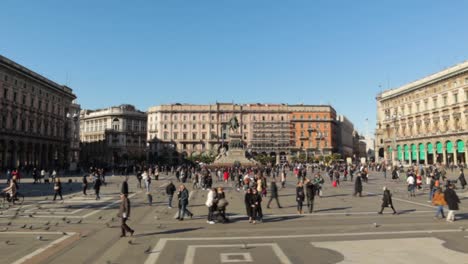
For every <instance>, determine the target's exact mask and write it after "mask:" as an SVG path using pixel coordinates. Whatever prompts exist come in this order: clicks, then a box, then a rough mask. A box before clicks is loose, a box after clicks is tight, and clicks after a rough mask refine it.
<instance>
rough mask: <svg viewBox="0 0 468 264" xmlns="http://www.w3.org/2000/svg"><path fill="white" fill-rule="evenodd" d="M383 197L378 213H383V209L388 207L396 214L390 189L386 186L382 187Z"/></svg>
mask: <svg viewBox="0 0 468 264" xmlns="http://www.w3.org/2000/svg"><path fill="white" fill-rule="evenodd" d="M383 191H384V193H383V198H382V208H381V209H380V212H379V214H382V213H383V210H384V209H385V207H390V208H392V210H393V214H397V211H396V210H395V208H394V207H393V202H392V194H391V193H390V190H388V189H387V187H383Z"/></svg>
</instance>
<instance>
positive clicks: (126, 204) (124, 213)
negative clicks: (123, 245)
mask: <svg viewBox="0 0 468 264" xmlns="http://www.w3.org/2000/svg"><path fill="white" fill-rule="evenodd" d="M120 198H121V199H122V202H121V203H120V210H119V215H118V216H119V217H120V218H121V220H122V222H121V226H120V229H121V231H122V234H121V235H120V237H125V236H126V232H129V233H130V235H131V236H133V233H135V230H133V229H131V228H130V227H129V226H128V225H127V220H128V218H130V200H129V199H128V197H127V195H125V194H123V193H122V194H120Z"/></svg>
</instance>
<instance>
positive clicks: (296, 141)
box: [289, 105, 339, 156]
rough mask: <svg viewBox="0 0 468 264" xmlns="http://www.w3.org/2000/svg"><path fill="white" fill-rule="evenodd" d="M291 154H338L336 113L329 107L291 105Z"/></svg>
mask: <svg viewBox="0 0 468 264" xmlns="http://www.w3.org/2000/svg"><path fill="white" fill-rule="evenodd" d="M289 111H290V120H291V129H292V133H291V136H292V142H291V152H292V154H293V155H294V154H295V153H296V152H298V151H304V152H305V153H306V154H307V156H309V155H330V154H332V153H335V152H338V140H339V139H338V134H337V133H338V127H337V122H336V111H335V109H334V108H333V107H331V106H329V105H290V106H289Z"/></svg>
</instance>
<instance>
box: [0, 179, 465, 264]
mask: <svg viewBox="0 0 468 264" xmlns="http://www.w3.org/2000/svg"><path fill="white" fill-rule="evenodd" d="M309 175H310V173H309ZM324 178H325V180H326V183H325V185H324V186H325V187H324V196H323V197H322V198H316V199H315V209H314V213H313V214H304V215H297V212H296V203H295V189H294V179H293V178H292V177H289V178H288V184H287V186H286V188H285V189H281V190H280V192H279V193H280V198H279V199H280V203H281V205H282V207H283V208H281V209H280V208H277V206H276V203H275V202H273V203H272V205H271V206H272V208H271V209H267V208H266V203H267V201H268V199H264V200H263V203H262V204H263V212H264V215H265V218H264V222H263V223H261V224H257V225H253V224H249V223H248V221H247V217H246V216H245V207H244V197H243V195H244V194H243V192H237V191H236V189H235V188H232V185H231V183H217V182H215V184H214V186H223V187H224V188H225V192H226V196H227V199H228V201H229V202H230V205H229V207H228V210H227V213H228V214H229V218H230V220H231V222H230V223H227V224H215V225H208V224H207V223H206V215H207V212H208V210H207V208H206V206H205V205H204V204H205V200H206V195H207V191H204V190H201V189H196V190H194V189H193V188H192V186H191V185H192V184H191V183H187V184H186V185H187V186H188V188H189V190H190V205H189V209H190V210H191V211H192V212H193V213H194V217H193V219H190V218H186V219H185V220H184V221H176V220H175V219H174V218H175V217H176V215H177V209H169V208H168V207H167V202H166V196H165V187H166V186H167V184H168V183H169V180H173V181H174V183H175V184H177V183H176V181H175V177H173V176H172V175H163V177H161V179H160V180H159V181H153V182H152V188H151V189H152V193H153V196H154V201H153V205H152V206H150V205H149V204H148V202H147V199H146V191H145V190H144V189H139V188H137V184H136V179H135V177H134V176H131V177H130V181H129V186H130V195H129V197H130V200H131V203H132V213H131V218H130V221H129V225H130V226H131V227H132V228H134V229H135V230H136V233H135V235H134V236H133V237H127V238H119V236H120V219H118V218H117V211H118V206H119V203H120V200H119V191H120V183H121V182H122V181H123V177H121V176H109V177H107V182H108V183H107V185H106V186H103V187H102V190H101V192H102V195H101V200H98V201H97V200H95V197H94V192H93V190H92V189H90V190H89V191H88V196H83V195H82V194H81V190H80V188H81V185H80V184H79V183H78V182H79V181H80V178H72V183H64V185H63V186H64V191H65V194H64V201H63V202H62V201H52V193H53V190H52V185H44V184H41V185H32V184H28V183H25V182H27V181H28V180H24V181H23V183H22V185H21V187H22V188H21V189H20V192H22V193H24V194H25V196H26V199H25V202H24V204H23V205H22V206H21V207H18V206H13V207H11V208H4V209H1V210H0V243H1V246H0V255H1V256H2V259H1V261H0V262H1V263H15V264H16V263H57V264H58V263H68V264H71V263H145V264H153V263H158V264H163V263H182V264H191V263H282V264H288V263H310V262H313V263H384V261H385V263H415V262H416V261H418V262H424V263H427V264H431V263H468V232H466V231H465V229H466V228H468V220H467V219H468V213H467V212H468V206H467V200H468V198H467V197H468V195H467V194H468V192H462V191H461V190H458V194H459V196H460V198H461V199H462V203H461V208H460V209H461V210H460V211H458V214H457V221H455V222H454V223H447V222H446V221H444V220H436V219H434V218H433V216H434V214H435V209H434V208H433V207H432V205H431V204H430V203H428V193H427V190H423V191H419V193H418V195H417V197H415V198H409V197H408V195H407V193H406V184H405V183H404V182H403V181H400V182H393V181H391V180H390V179H387V180H385V179H383V175H382V174H379V173H372V174H371V176H370V180H369V182H368V183H367V184H366V183H364V193H363V194H364V197H353V196H352V193H353V188H354V184H353V183H351V182H350V181H342V184H341V186H340V187H338V188H333V187H331V184H330V182H329V179H328V177H324ZM75 179H77V181H78V182H74V180H75ZM383 186H387V187H388V188H389V189H390V190H391V191H392V193H393V202H394V205H395V208H396V210H397V211H398V212H399V214H398V215H392V213H391V210H388V209H387V210H388V211H384V214H383V215H378V214H377V211H378V210H379V209H380V204H381V196H380V194H381V193H382V187H383Z"/></svg>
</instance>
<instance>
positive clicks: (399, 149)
mask: <svg viewBox="0 0 468 264" xmlns="http://www.w3.org/2000/svg"><path fill="white" fill-rule="evenodd" d="M397 150H398V160H402V159H403V152H402V151H401V146H400V145H398V146H397Z"/></svg>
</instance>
